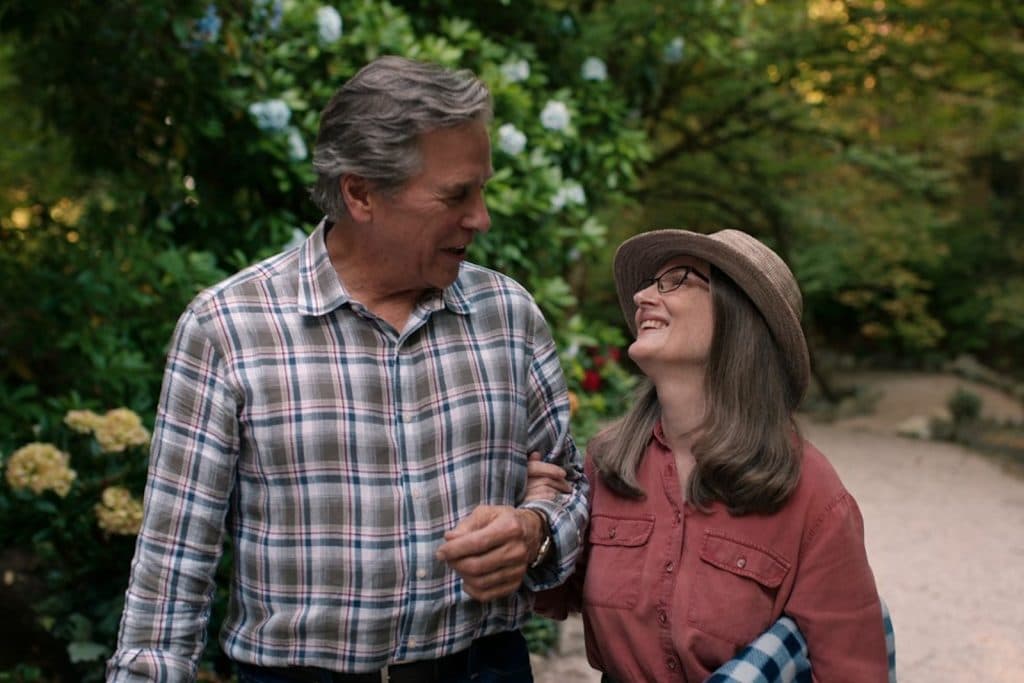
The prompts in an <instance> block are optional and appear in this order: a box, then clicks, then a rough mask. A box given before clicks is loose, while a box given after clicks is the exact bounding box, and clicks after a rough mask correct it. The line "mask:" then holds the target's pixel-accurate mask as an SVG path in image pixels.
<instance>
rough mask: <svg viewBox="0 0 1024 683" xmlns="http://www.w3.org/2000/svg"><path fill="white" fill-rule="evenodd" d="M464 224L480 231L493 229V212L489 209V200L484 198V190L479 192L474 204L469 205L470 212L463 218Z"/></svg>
mask: <svg viewBox="0 0 1024 683" xmlns="http://www.w3.org/2000/svg"><path fill="white" fill-rule="evenodd" d="M462 224H463V225H464V226H465V227H467V228H470V229H471V230H476V231H478V232H487V231H488V230H490V229H491V214H490V212H489V211H488V210H487V201H486V199H484V191H483V190H480V192H479V193H477V195H476V198H475V199H474V200H473V205H472V206H470V207H469V212H468V213H467V214H466V217H465V218H464V219H463V221H462Z"/></svg>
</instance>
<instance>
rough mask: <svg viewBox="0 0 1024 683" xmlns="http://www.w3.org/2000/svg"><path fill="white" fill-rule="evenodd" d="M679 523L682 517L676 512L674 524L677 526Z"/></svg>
mask: <svg viewBox="0 0 1024 683" xmlns="http://www.w3.org/2000/svg"><path fill="white" fill-rule="evenodd" d="M681 521H683V515H682V514H680V513H679V512H676V524H679V523H680V522H681Z"/></svg>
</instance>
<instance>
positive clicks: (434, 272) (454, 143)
mask: <svg viewBox="0 0 1024 683" xmlns="http://www.w3.org/2000/svg"><path fill="white" fill-rule="evenodd" d="M419 152H420V158H421V161H422V166H421V168H420V171H419V173H417V174H416V175H415V176H413V177H412V178H411V179H410V180H409V181H408V182H407V183H406V184H405V186H403V187H402V188H401V189H400V190H399V191H398V192H397V194H394V195H392V196H386V195H383V194H381V193H379V192H373V193H372V194H373V195H374V199H375V201H374V202H373V206H374V209H373V223H374V225H373V231H372V234H371V239H373V240H374V242H376V247H377V252H378V253H379V254H380V255H381V259H380V260H381V264H380V266H381V268H382V269H387V270H383V271H382V274H384V278H385V279H389V280H391V281H392V282H394V283H395V284H396V286H397V287H398V288H399V289H410V290H415V289H424V290H425V289H431V288H437V289H443V288H445V287H447V286H448V285H450V284H452V282H454V281H455V278H456V277H457V276H458V274H459V266H460V265H461V264H462V262H463V261H464V260H465V258H466V249H467V248H468V247H469V245H470V243H472V241H473V238H474V237H475V236H476V233H478V232H486V231H487V230H488V229H489V228H490V226H491V218H490V216H489V215H488V213H487V206H486V205H485V203H484V185H485V184H486V183H487V180H488V179H489V178H490V177H491V176H492V175H493V174H494V171H493V169H492V168H491V143H490V138H489V137H488V134H487V127H486V126H485V125H484V124H483V123H481V122H476V121H474V122H470V123H465V124H462V125H460V126H457V127H454V128H443V129H440V130H434V131H430V132H428V133H424V134H423V135H421V136H420V139H419Z"/></svg>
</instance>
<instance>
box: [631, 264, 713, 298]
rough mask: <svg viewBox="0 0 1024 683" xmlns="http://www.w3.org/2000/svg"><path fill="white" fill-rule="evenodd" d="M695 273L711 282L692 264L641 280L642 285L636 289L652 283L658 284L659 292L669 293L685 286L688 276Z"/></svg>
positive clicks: (703, 279) (644, 287) (701, 278)
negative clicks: (691, 265)
mask: <svg viewBox="0 0 1024 683" xmlns="http://www.w3.org/2000/svg"><path fill="white" fill-rule="evenodd" d="M691 274H693V275H695V276H697V278H699V279H700V280H702V281H703V282H705V283H707V284H711V282H710V280H708V278H707V277H706V276H705V275H704V274H703V273H701V272H700V271H699V270H697V269H696V268H692V267H690V266H676V267H675V268H669V269H668V270H666V271H665V272H664V273H662V274H661V275H659V276H658V277H649V278H647V279H646V280H641V281H640V286H639V287H637V288H636V291H638V292H639V291H641V290H644V289H647V288H648V287H650V286H651V285H658V293H659V294H668V293H669V292H674V291H675V290H677V289H679V288H680V287H682V286H683V284H684V283H685V282H686V278H688V277H690V275H691Z"/></svg>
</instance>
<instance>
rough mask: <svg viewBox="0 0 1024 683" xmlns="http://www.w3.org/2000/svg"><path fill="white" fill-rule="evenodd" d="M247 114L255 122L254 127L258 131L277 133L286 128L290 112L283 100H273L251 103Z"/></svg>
mask: <svg viewBox="0 0 1024 683" xmlns="http://www.w3.org/2000/svg"><path fill="white" fill-rule="evenodd" d="M249 114H250V115H251V116H252V117H253V119H255V120H256V127H257V128H259V129H260V130H263V131H268V132H278V131H282V130H284V129H285V128H286V127H287V126H288V120H289V119H291V117H292V110H291V109H289V108H288V105H287V104H285V102H284V100H279V99H273V100H263V101H262V102H253V103H252V104H250V105H249Z"/></svg>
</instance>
